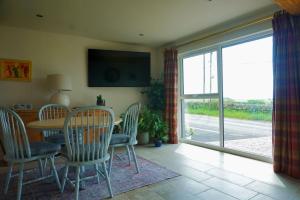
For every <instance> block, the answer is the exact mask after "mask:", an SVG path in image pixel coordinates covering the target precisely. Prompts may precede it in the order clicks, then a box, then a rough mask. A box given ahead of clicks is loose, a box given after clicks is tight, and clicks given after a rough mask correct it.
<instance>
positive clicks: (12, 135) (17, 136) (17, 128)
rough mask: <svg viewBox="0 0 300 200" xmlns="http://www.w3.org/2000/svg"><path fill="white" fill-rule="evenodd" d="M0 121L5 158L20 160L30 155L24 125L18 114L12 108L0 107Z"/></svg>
mask: <svg viewBox="0 0 300 200" xmlns="http://www.w3.org/2000/svg"><path fill="white" fill-rule="evenodd" d="M0 122H1V128H2V134H3V145H4V149H5V157H6V159H7V160H22V159H26V158H30V157H31V151H30V146H29V142H28V137H27V134H26V130H25V126H24V123H23V121H22V119H21V118H20V116H19V115H18V114H17V113H16V112H15V111H13V110H11V109H9V108H5V107H0Z"/></svg>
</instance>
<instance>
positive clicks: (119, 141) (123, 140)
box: [110, 134, 130, 145]
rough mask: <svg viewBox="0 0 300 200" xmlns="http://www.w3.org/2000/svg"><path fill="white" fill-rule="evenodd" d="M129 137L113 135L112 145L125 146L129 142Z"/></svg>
mask: <svg viewBox="0 0 300 200" xmlns="http://www.w3.org/2000/svg"><path fill="white" fill-rule="evenodd" d="M129 138H130V137H129V136H128V135H125V134H112V136H111V140H110V145H114V144H124V143H128V142H129Z"/></svg>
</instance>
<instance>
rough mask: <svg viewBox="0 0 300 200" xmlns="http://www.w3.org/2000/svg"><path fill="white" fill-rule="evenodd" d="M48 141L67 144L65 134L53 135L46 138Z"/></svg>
mask: <svg viewBox="0 0 300 200" xmlns="http://www.w3.org/2000/svg"><path fill="white" fill-rule="evenodd" d="M45 140H46V141H47V142H50V143H55V144H65V143H66V142H65V136H64V135H63V134H58V135H51V136H48V137H46V138H45Z"/></svg>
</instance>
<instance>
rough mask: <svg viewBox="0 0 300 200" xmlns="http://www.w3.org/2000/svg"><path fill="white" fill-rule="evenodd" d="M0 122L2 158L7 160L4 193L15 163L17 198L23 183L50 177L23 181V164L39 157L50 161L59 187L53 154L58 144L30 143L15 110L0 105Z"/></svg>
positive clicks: (19, 195) (57, 148)
mask: <svg viewBox="0 0 300 200" xmlns="http://www.w3.org/2000/svg"><path fill="white" fill-rule="evenodd" d="M0 122H1V127H2V133H3V145H4V149H5V157H4V159H5V160H6V161H7V162H8V172H7V177H6V182H5V187H4V194H7V191H8V187H9V182H10V179H11V177H13V176H12V169H13V165H15V164H17V165H19V174H17V175H14V176H19V182H18V192H17V199H21V194H22V186H23V185H26V184H29V183H34V182H37V181H41V180H44V179H46V178H49V177H51V176H52V175H49V176H43V177H40V178H38V179H35V180H30V181H27V182H24V183H23V171H24V164H26V163H28V162H32V161H41V159H49V160H50V161H51V169H52V171H53V175H54V176H55V179H56V182H57V186H58V188H59V189H60V188H61V187H60V182H59V179H58V175H57V171H56V169H55V165H54V156H55V155H56V154H57V153H58V151H60V145H57V144H51V143H48V142H34V143H31V144H30V143H29V141H28V137H27V133H26V129H25V126H24V123H23V121H22V119H21V118H20V117H19V115H18V114H17V113H16V112H14V111H13V110H10V109H8V108H4V107H0Z"/></svg>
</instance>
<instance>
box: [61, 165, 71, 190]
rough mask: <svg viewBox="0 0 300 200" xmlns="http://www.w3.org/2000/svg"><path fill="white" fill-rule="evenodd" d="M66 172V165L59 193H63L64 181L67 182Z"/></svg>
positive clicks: (67, 168) (67, 167)
mask: <svg viewBox="0 0 300 200" xmlns="http://www.w3.org/2000/svg"><path fill="white" fill-rule="evenodd" d="M68 171H69V166H68V165H66V166H65V171H64V176H63V180H62V185H61V190H60V192H61V193H63V192H64V189H65V185H66V181H67V178H68Z"/></svg>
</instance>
